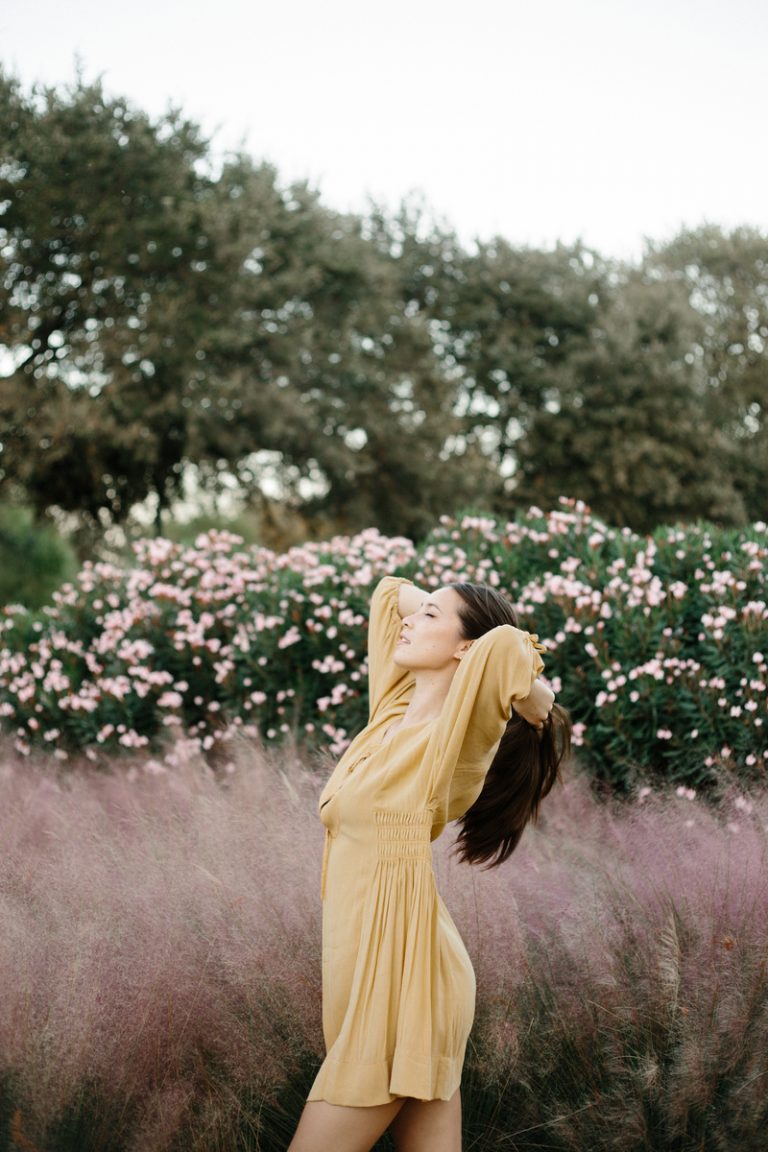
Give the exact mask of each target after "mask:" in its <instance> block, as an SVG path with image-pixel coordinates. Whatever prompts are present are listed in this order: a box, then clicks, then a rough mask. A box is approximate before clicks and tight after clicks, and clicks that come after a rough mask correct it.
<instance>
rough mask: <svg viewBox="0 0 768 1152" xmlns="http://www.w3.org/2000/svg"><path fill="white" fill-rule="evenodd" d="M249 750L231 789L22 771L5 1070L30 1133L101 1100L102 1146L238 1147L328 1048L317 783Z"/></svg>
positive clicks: (8, 949)
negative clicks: (239, 1132) (179, 1143)
mask: <svg viewBox="0 0 768 1152" xmlns="http://www.w3.org/2000/svg"><path fill="white" fill-rule="evenodd" d="M241 758H242V766H241V770H240V771H236V772H235V773H234V774H233V775H231V776H229V777H228V778H227V779H226V780H225V782H224V783H221V782H217V781H216V780H214V779H213V777H212V776H211V775H210V774H206V773H205V771H204V769H203V767H202V765H201V764H200V763H193V764H188V765H186V766H180V767H179V768H177V769H176V770H175V771H174V772H173V773H172V774H171V773H165V774H161V775H154V774H146V773H142V774H140V775H139V777H138V778H137V779H134V780H133V782H131V781H130V780H129V779H127V778H126V774H125V772H124V770H122V771H121V772H120V773H119V774H115V775H107V776H98V775H94V774H91V775H87V774H82V775H81V774H78V773H74V774H73V775H71V776H69V775H67V777H66V779H61V780H59V781H55V780H54V779H53V778H52V777H51V776H48V775H45V774H44V773H43V772H41V771H39V770H35V769H30V768H29V767H28V766H25V767H24V768H23V769H21V770H20V769H13V770H9V769H6V771H5V774H4V777H3V779H2V785H1V787H2V797H3V802H2V806H1V808H0V812H1V814H0V835H1V836H2V842H3V845H4V855H3V864H2V873H1V875H2V883H1V885H0V891H1V892H2V900H1V902H0V917H1V924H0V980H1V981H2V987H3V990H4V991H3V996H2V999H1V1000H0V1077H2V1076H5V1077H6V1078H7V1079H8V1080H9V1081H10V1082H11V1084H12V1085H13V1090H14V1094H15V1100H14V1103H15V1104H16V1105H17V1106H18V1108H19V1109H20V1110H21V1113H22V1116H23V1121H24V1124H25V1133H26V1138H29V1139H31V1140H33V1141H34V1140H38V1139H39V1140H40V1141H45V1140H46V1139H50V1133H51V1131H53V1130H55V1129H56V1125H57V1124H60V1123H61V1122H62V1119H63V1118H64V1117H66V1116H67V1115H71V1114H72V1113H77V1111H78V1110H81V1109H83V1108H89V1109H90V1110H91V1116H90V1120H89V1123H90V1125H91V1127H92V1128H93V1127H94V1126H99V1125H101V1126H102V1128H103V1131H102V1136H101V1138H102V1139H103V1140H104V1141H105V1142H104V1143H103V1144H102V1145H99V1143H98V1140H95V1142H93V1143H89V1144H88V1147H94V1148H97V1147H99V1146H101V1147H107V1146H109V1147H110V1148H122V1147H126V1148H128V1147H130V1148H132V1149H133V1148H136V1149H138V1148H142V1149H143V1148H146V1149H147V1152H149V1150H150V1149H151V1150H152V1152H161V1150H162V1149H163V1148H166V1147H169V1148H170V1147H171V1144H172V1142H173V1141H174V1140H175V1139H176V1138H177V1137H178V1133H179V1131H180V1130H181V1131H184V1132H186V1134H187V1139H186V1142H185V1144H184V1146H185V1147H186V1148H190V1149H191V1148H201V1149H210V1148H218V1147H221V1148H222V1149H223V1148H225V1147H226V1148H230V1147H232V1146H233V1145H232V1138H233V1137H232V1133H233V1131H234V1129H235V1128H236V1127H237V1126H239V1127H240V1128H243V1129H252V1130H253V1132H254V1133H255V1132H256V1131H257V1129H258V1127H259V1115H258V1113H259V1109H260V1108H261V1107H263V1104H264V1102H265V1101H267V1100H270V1099H273V1098H274V1097H275V1095H276V1093H277V1092H278V1091H279V1089H280V1087H281V1086H282V1085H285V1084H286V1083H287V1082H289V1081H291V1080H292V1079H294V1078H295V1077H296V1076H297V1075H299V1074H300V1073H301V1071H302V1068H303V1065H304V1064H305V1063H306V1060H307V1057H308V1054H309V1055H311V1056H312V1057H314V1058H315V1059H316V1058H317V1057H318V1055H319V1044H320V1043H321V1035H320V987H319V963H318V957H319V906H318V899H317V893H318V886H319V851H320V844H321V837H320V832H319V825H318V823H317V820H316V818H315V816H314V812H313V807H314V805H313V800H312V785H311V782H309V781H308V780H307V778H306V776H300V775H299V774H297V773H296V772H295V771H293V768H292V765H291V763H290V758H289V757H288V756H287V755H286V753H285V752H284V753H283V757H282V759H281V766H278V765H276V764H274V763H268V762H267V761H266V760H264V759H263V758H262V757H261V754H260V753H259V752H258V751H257V750H256V749H255V748H246V747H243V748H242V749H241ZM89 1101H90V1102H89ZM244 1101H251V1102H252V1114H250V1115H244V1114H243V1113H244V1111H245V1109H244V1104H243V1102H244ZM193 1120H194V1124H192V1121H193ZM194 1133H197V1134H198V1135H197V1136H194V1135H193V1134H194ZM129 1136H130V1140H129ZM90 1138H91V1140H94V1139H95V1136H94V1132H91V1133H90ZM137 1141H138V1142H137ZM45 1146H46V1147H47V1145H45ZM57 1152H59V1150H58V1147H57Z"/></svg>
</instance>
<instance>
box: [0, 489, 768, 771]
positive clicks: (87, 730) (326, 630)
mask: <svg viewBox="0 0 768 1152" xmlns="http://www.w3.org/2000/svg"><path fill="white" fill-rule="evenodd" d="M767 552H768V529H767V528H766V525H765V524H762V523H758V524H755V525H753V526H752V527H751V528H749V529H746V530H720V529H716V528H714V527H712V526H710V525H694V526H690V527H687V528H667V529H660V530H658V531H657V532H656V533H655V534H654V535H653V536H651V537H639V536H637V535H635V534H633V533H632V532H630V531H629V530H627V529H624V530H618V529H614V528H610V527H609V526H607V525H606V524H604V523H603V522H602V521H600V520H599V519H597V518H596V517H594V516H592V515H591V514H590V512H589V510H588V509H587V508H586V507H585V506H583V505H581V504H578V503H573V502H567V501H563V502H562V504H561V506H560V507H559V508H558V509H556V510H555V511H553V512H551V513H549V514H546V515H545V514H544V513H543V512H541V511H540V510H538V509H535V508H533V509H530V510H529V511H528V512H527V513H526V514H525V515H522V516H520V517H519V518H518V519H517V520H516V521H514V522H509V523H505V522H503V521H500V520H496V519H492V518H490V517H486V516H481V515H465V516H462V517H459V518H458V519H449V518H445V519H443V520H442V521H441V522H440V524H439V525H437V526H436V528H435V530H434V531H433V532H432V533H431V535H430V536H429V537H428V538H427V540H426V541H425V542H424V543H423V544H422V545H421V546H420V547H418V548H417V547H416V546H415V545H414V544H413V543H412V542H410V541H408V540H406V539H402V538H394V539H393V538H386V537H383V536H381V535H380V534H379V533H378V532H377V531H375V530H370V531H367V532H364V533H361V534H359V535H357V536H354V537H338V538H335V539H333V540H331V541H329V542H327V543H322V544H307V545H303V546H301V547H296V548H293V549H291V550H290V551H288V552H285V553H283V554H278V553H275V552H272V551H270V550H268V549H265V548H254V547H249V548H246V547H245V546H243V544H242V541H241V540H240V538H238V537H236V536H234V535H232V534H230V533H227V532H209V533H207V534H204V535H201V536H200V537H199V538H198V539H197V541H196V543H195V546H194V547H183V546H181V545H179V544H174V543H172V542H171V541H169V540H165V539H154V540H143V541H141V542H139V543H138V544H137V545H136V547H135V562H134V564H133V566H132V567H130V568H120V567H117V566H116V565H113V564H107V563H96V564H86V565H85V566H84V567H83V569H82V570H81V571H80V573H79V574H78V576H77V578H76V579H75V580H74V581H73V582H72V583H70V584H67V585H65V586H64V587H63V588H62V589H61V590H60V591H59V592H58V593H57V594H56V595H55V597H54V601H53V604H52V605H51V606H50V607H49V608H47V609H44V610H43V611H42V612H38V613H33V612H29V611H27V610H25V609H23V608H21V607H18V606H17V607H12V608H8V609H6V610H5V612H4V615H3V618H2V644H3V648H2V650H0V723H2V724H3V726H4V730H6V731H8V732H10V733H12V734H13V737H14V741H15V747H16V750H17V752H18V753H19V754H20V755H26V754H28V753H29V751H30V749H31V748H33V747H34V746H42V747H45V748H48V749H49V750H50V753H51V755H52V757H54V758H56V759H58V760H61V761H66V760H67V759H68V758H69V757H71V756H72V755H73V754H74V753H76V752H79V751H83V752H84V753H85V755H86V756H87V757H88V758H90V759H91V760H93V761H94V762H97V763H98V762H100V761H103V760H104V757H105V756H107V757H109V756H114V754H115V752H116V751H124V750H131V749H138V748H145V747H149V748H151V749H152V751H153V752H154V753H155V754H157V755H158V756H159V757H160V758H161V762H165V758H166V757H170V758H171V759H170V761H169V763H172V762H173V758H174V757H175V756H176V755H178V747H179V739H178V738H179V736H182V737H183V739H184V740H186V741H187V742H188V745H189V748H190V750H192V751H195V750H202V751H203V752H205V753H206V755H207V756H208V757H209V759H210V760H211V762H212V763H217V764H219V765H220V766H226V764H227V763H228V761H229V754H228V748H229V746H230V745H231V742H232V740H233V739H234V738H235V736H236V735H237V734H238V732H244V733H245V734H246V735H249V736H254V737H255V736H258V737H259V738H260V739H262V740H263V741H265V742H270V741H275V740H280V739H284V738H285V737H286V736H288V735H292V736H293V737H294V738H296V739H298V740H300V741H302V742H307V743H310V744H314V745H319V744H322V745H324V746H325V747H327V748H330V750H331V752H332V753H333V754H338V753H339V752H340V751H341V750H342V749H343V748H344V747H345V745H346V743H347V742H348V740H349V739H350V737H351V735H352V734H353V733H354V731H355V730H357V729H358V728H359V727H360V726H361V725H362V724H363V723H364V722H365V712H366V692H365V686H366V657H365V650H366V619H367V610H368V609H367V606H368V600H369V597H370V594H371V590H372V587H373V586H374V584H375V582H376V581H377V580H378V578H379V577H380V576H382V575H383V574H385V573H388V572H396V573H400V574H402V575H407V576H412V577H415V578H417V579H418V580H419V581H421V582H422V583H423V584H425V585H426V586H434V585H438V584H441V583H444V582H447V581H450V580H456V579H473V580H485V581H488V582H489V583H491V584H493V585H496V586H498V587H500V588H502V589H503V590H505V591H506V592H507V593H508V595H510V597H511V598H512V599H513V601H514V602H515V604H516V607H517V609H518V612H519V615H520V622H521V626H523V627H525V628H527V629H529V630H531V631H534V632H536V633H537V634H538V635H539V637H540V638H541V639H542V640H543V642H544V643H545V645H546V647H547V649H548V652H549V656H548V659H547V675H548V676H549V677H550V678H551V679H552V681H553V683H554V685H555V687H556V688H557V689H558V691H559V693H560V696H561V699H562V701H563V703H565V704H566V705H567V706H568V708H569V709H570V711H571V713H572V717H573V720H574V722H575V741H576V744H577V745H578V746H580V747H581V748H582V750H583V756H584V762H585V764H587V765H589V768H590V771H591V772H593V773H594V775H596V776H597V777H598V778H599V779H600V780H601V781H603V782H605V784H606V785H608V786H609V787H612V788H616V789H619V790H622V791H625V792H626V791H629V790H632V789H633V788H637V787H639V786H641V785H642V783H643V781H644V780H645V779H646V778H647V777H649V776H650V777H658V778H663V779H665V780H667V781H668V782H671V783H674V784H679V785H682V786H685V787H693V788H710V789H711V788H712V787H713V785H716V784H722V782H723V780H727V779H729V778H730V777H732V776H733V775H734V774H735V775H737V776H738V777H739V778H740V779H741V780H742V781H744V782H747V783H748V782H749V781H751V780H759V779H761V777H762V775H763V774H764V772H765V767H766V763H767V762H768V736H767V735H766V728H765V722H766V680H767V679H768V606H767V604H766V601H767V600H768V596H767V595H766V554H767Z"/></svg>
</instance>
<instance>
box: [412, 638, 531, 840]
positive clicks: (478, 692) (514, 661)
mask: <svg viewBox="0 0 768 1152" xmlns="http://www.w3.org/2000/svg"><path fill="white" fill-rule="evenodd" d="M542 650H543V649H542V647H541V645H540V644H539V643H538V638H537V637H536V636H531V635H529V634H528V633H527V632H522V631H521V630H520V629H519V628H513V627H512V626H511V625H509V624H503V625H501V626H500V627H498V628H493V629H491V631H490V632H486V634H485V635H484V636H481V637H480V639H479V640H476V641H475V642H474V644H473V645H472V648H471V649H470V651H469V652H468V654H467V655H466V656H465V657H464V659H463V660H462V662H461V665H460V666H459V668H458V669H457V671H456V675H455V676H454V678H453V681H452V683H451V687H450V690H449V693H448V697H447V699H446V701H445V704H444V705H443V708H442V711H441V713H440V717H439V719H438V720H437V723H436V725H435V728H434V730H433V732H432V735H431V737H430V742H429V746H428V749H427V755H426V757H425V766H426V767H427V770H428V771H429V773H430V783H429V793H430V799H429V804H430V808H431V809H432V811H433V812H434V817H435V828H434V834H435V835H437V833H438V832H439V831H440V829H441V828H442V827H443V825H444V824H445V823H447V822H448V821H449V820H457V819H458V818H459V817H460V816H463V815H464V813H465V812H466V811H467V809H468V808H469V807H471V805H472V804H473V803H474V802H475V800H476V799H477V797H478V796H479V795H480V791H481V789H482V787H483V781H484V780H485V774H486V772H487V771H488V768H489V766H490V763H491V760H492V759H493V755H494V753H495V751H496V748H497V746H498V743H499V741H500V740H501V737H502V735H503V733H504V729H505V727H506V725H507V721H508V720H509V718H510V714H511V711H512V708H513V706H514V702H515V700H524V699H525V698H526V697H527V696H528V695H529V694H530V691H531V688H532V687H533V682H534V680H535V679H536V677H537V676H539V675H540V673H541V672H542V670H543V668H544V662H543V661H542V659H541V655H540V653H541V651H542Z"/></svg>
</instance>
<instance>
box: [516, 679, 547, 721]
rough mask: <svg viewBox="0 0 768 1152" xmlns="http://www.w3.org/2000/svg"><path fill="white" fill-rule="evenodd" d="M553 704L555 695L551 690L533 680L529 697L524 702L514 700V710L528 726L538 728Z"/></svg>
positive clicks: (538, 681) (540, 682) (539, 681)
mask: <svg viewBox="0 0 768 1152" xmlns="http://www.w3.org/2000/svg"><path fill="white" fill-rule="evenodd" d="M554 702H555V694H554V692H553V691H552V689H551V688H550V687H549V686H548V685H547V684H543V683H542V681H541V680H534V682H533V687H532V688H531V691H530V693H529V695H528V696H526V698H525V699H524V700H515V702H514V710H515V712H517V714H518V716H522V718H523V720H525V721H526V722H527V723H528V724H532V725H533V727H534V728H539V727H540V726H541V725H542V724H543V723H544V721H545V720H546V719H547V717H548V716H549V714H550V712H551V711H552V705H553V704H554Z"/></svg>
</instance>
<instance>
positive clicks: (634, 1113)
mask: <svg viewBox="0 0 768 1152" xmlns="http://www.w3.org/2000/svg"><path fill="white" fill-rule="evenodd" d="M747 808H749V812H747V811H746V809H747ZM732 811H733V802H732V801H729V800H727V799H726V800H725V801H724V802H723V805H722V807H721V808H720V809H719V810H715V809H713V808H710V807H705V806H704V805H702V804H699V803H693V802H692V801H691V800H690V799H687V798H685V799H680V798H677V797H675V796H674V795H666V796H657V797H652V798H651V799H650V800H648V799H646V800H645V801H644V802H643V803H642V804H638V803H634V804H621V805H615V804H612V803H601V802H598V801H596V800H595V798H594V797H593V795H592V794H591V792H590V791H589V788H588V786H587V784H586V782H585V781H584V780H581V779H578V778H575V779H572V780H570V781H569V783H568V784H567V785H566V786H565V787H564V788H562V789H559V790H556V792H555V793H554V794H553V795H552V796H551V797H550V798H549V799H548V801H547V805H546V807H545V808H544V810H543V813H542V820H541V824H540V826H539V827H538V828H536V829H529V830H528V832H527V833H526V836H525V838H524V840H523V843H522V845H521V847H520V849H519V850H518V852H517V853H516V854H515V856H514V857H513V858H512V859H511V860H510V861H509V862H508V863H507V864H505V865H504V866H502V867H501V868H499V869H498V870H496V871H495V872H488V873H486V874H485V875H482V874H477V873H473V872H471V871H468V870H466V869H464V868H463V867H459V866H458V865H456V864H455V862H453V861H452V860H451V859H450V857H449V856H448V854H447V852H446V851H445V850H443V851H442V852H441V858H440V867H441V870H442V872H443V876H444V884H443V887H444V891H445V894H446V900H447V903H448V904H449V907H451V909H452V910H453V911H454V913H455V917H456V920H457V923H458V924H459V927H460V929H461V930H462V933H463V935H464V937H465V939H466V940H467V944H468V947H469V951H470V954H472V955H473V958H474V961H475V967H476V971H477V975H478V1016H477V1022H476V1027H475V1031H474V1033H473V1038H472V1043H471V1046H470V1053H469V1058H468V1068H467V1079H468V1081H469V1086H470V1090H471V1091H473V1092H477V1093H478V1094H479V1098H480V1099H481V1100H482V1099H484V1098H486V1097H487V1096H488V1094H489V1085H490V1084H494V1085H495V1086H496V1094H495V1095H494V1108H493V1122H492V1124H489V1121H488V1116H487V1113H486V1111H485V1110H483V1109H480V1118H479V1121H478V1123H479V1124H480V1130H481V1132H479V1131H475V1132H474V1134H475V1136H476V1138H477V1140H478V1143H477V1145H476V1146H477V1147H478V1148H486V1147H487V1148H488V1149H491V1148H495V1147H506V1146H507V1144H506V1143H494V1140H496V1141H499V1140H501V1139H502V1136H503V1139H504V1140H505V1141H508V1146H509V1147H510V1148H512V1147H514V1148H528V1147H537V1148H538V1147H547V1148H569V1149H570V1148H572V1149H579V1150H581V1149H590V1150H592V1149H598V1148H599V1149H616V1152H619V1150H622V1152H623V1150H624V1149H629V1148H647V1149H649V1150H650V1149H653V1150H654V1152H656V1150H657V1149H667V1148H668V1149H670V1150H671V1149H688V1148H690V1149H692V1150H693V1149H694V1148H695V1149H699V1148H706V1149H710V1148H712V1149H715V1148H718V1149H719V1148H729V1149H730V1148H733V1149H736V1148H738V1149H739V1150H740V1152H741V1150H742V1149H743V1150H744V1152H747V1150H752V1149H754V1150H755V1152H757V1149H759V1148H763V1147H764V1144H763V1143H761V1141H763V1140H764V1132H765V1130H766V1129H765V1122H766V1120H767V1119H768V972H767V971H766V960H765V957H766V949H767V948H768V872H767V871H766V864H767V863H768V800H767V799H766V797H764V796H763V797H759V798H758V797H753V798H752V800H750V801H748V802H743V803H742V807H741V808H740V809H737V813H738V815H739V817H740V819H739V821H738V825H737V824H736V823H735V822H734V820H733V819H732ZM491 1094H492V1095H493V1093H491ZM467 1120H468V1123H469V1124H470V1125H471V1123H472V1117H471V1115H469V1116H468V1118H467ZM705 1137H706V1141H705ZM485 1141H488V1142H487V1143H486V1142H485ZM528 1141H530V1143H529V1142H528ZM473 1147H475V1145H473Z"/></svg>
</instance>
